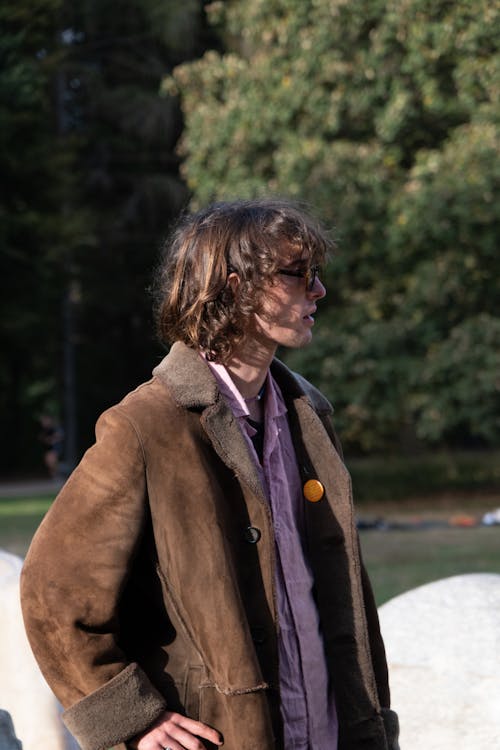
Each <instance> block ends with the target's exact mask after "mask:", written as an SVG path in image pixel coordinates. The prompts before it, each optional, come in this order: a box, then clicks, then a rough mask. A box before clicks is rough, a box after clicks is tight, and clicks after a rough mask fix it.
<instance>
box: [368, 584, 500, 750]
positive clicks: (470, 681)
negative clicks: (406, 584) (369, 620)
mask: <svg viewBox="0 0 500 750" xmlns="http://www.w3.org/2000/svg"><path fill="white" fill-rule="evenodd" d="M379 616H380V624H381V628H382V634H383V636H384V640H385V644H386V649H387V657H388V663H389V676H390V684H391V693H392V705H393V708H394V709H395V710H396V711H397V712H398V714H399V718H400V724H401V738H400V744H401V749H402V750H493V749H494V748H500V575H494V574H488V573H481V574H471V575H461V576H454V577H452V578H445V579H442V580H439V581H435V582H434V583H430V584H427V585H425V586H420V587H419V588H416V589H413V590H412V591H408V592H407V593H405V594H402V595H401V596H398V597H396V598H395V599H392V600H391V601H389V602H387V603H386V604H384V605H383V606H382V607H381V608H380V609H379Z"/></svg>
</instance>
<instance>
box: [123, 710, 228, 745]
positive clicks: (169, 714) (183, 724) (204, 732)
mask: <svg viewBox="0 0 500 750" xmlns="http://www.w3.org/2000/svg"><path fill="white" fill-rule="evenodd" d="M200 737H202V738H203V739H205V740H208V741H209V742H212V743H213V744H214V745H222V743H223V740H222V738H221V736H220V734H219V732H217V730H215V729H212V727H209V726H207V725H206V724H202V722H201V721H194V720H193V719H188V717H187V716H182V714H176V713H174V712H173V711H165V713H163V714H162V715H161V716H159V717H158V719H157V720H156V721H155V723H154V724H152V725H151V726H150V727H148V729H146V731H145V732H142V733H141V734H138V735H136V736H135V737H134V738H133V739H131V740H129V741H128V743H127V744H128V746H129V747H131V748H133V750H163V748H165V747H168V748H170V750H206V748H205V745H203V744H202V742H200V740H199V738H200Z"/></svg>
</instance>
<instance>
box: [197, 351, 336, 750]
mask: <svg viewBox="0 0 500 750" xmlns="http://www.w3.org/2000/svg"><path fill="white" fill-rule="evenodd" d="M208 365H209V366H210V368H211V370H212V372H213V373H214V375H215V377H216V379H217V382H218V385H219V389H220V391H221V393H222V395H223V396H224V398H225V399H226V401H227V403H228V405H229V406H230V408H231V410H232V412H233V414H234V416H235V417H236V418H237V419H238V421H239V423H240V427H241V429H242V431H243V434H244V435H245V437H246V440H247V443H248V448H249V450H250V452H251V454H252V456H253V458H254V460H255V462H256V464H257V467H258V470H259V474H260V478H261V482H262V486H263V488H264V490H265V493H266V496H267V498H268V500H269V504H270V507H271V512H272V517H273V526H274V538H275V543H276V560H277V566H276V595H277V605H278V618H279V639H278V648H279V676H280V695H281V714H282V717H283V725H284V739H285V748H286V750H336V748H337V737H338V722H337V713H336V709H335V701H334V698H333V693H332V694H330V695H329V691H328V674H327V669H326V662H325V654H324V647H323V639H322V636H321V632H320V626H319V617H318V611H317V609H316V605H315V602H314V598H313V593H312V589H313V578H312V574H311V571H310V568H309V565H308V562H307V560H306V559H305V556H304V551H303V548H302V536H303V502H304V499H303V495H302V484H301V480H300V474H299V470H298V466H297V459H296V456H295V450H294V447H293V443H292V437H291V434H290V427H289V424H288V419H287V416H286V412H287V410H286V406H285V403H284V401H283V397H282V395H281V392H280V390H279V388H278V385H277V383H276V381H275V380H274V378H273V377H272V376H271V373H269V374H268V378H267V381H266V392H265V404H264V405H265V409H264V414H265V417H264V454H263V461H262V464H261V463H260V461H259V459H258V456H257V453H256V451H255V448H254V446H253V443H252V436H253V435H254V434H255V430H254V428H253V427H252V426H251V425H250V424H249V423H248V421H247V417H248V416H249V412H248V409H247V407H246V404H245V401H244V399H243V398H242V396H241V394H240V393H239V391H238V390H237V388H236V386H235V385H234V383H233V381H232V380H231V377H230V375H229V373H228V371H227V370H226V368H225V367H224V366H223V365H218V364H215V363H213V362H208Z"/></svg>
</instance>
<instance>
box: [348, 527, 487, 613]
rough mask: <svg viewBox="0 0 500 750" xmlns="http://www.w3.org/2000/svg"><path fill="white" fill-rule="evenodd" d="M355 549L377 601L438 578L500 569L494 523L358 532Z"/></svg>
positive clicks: (382, 601) (381, 602)
mask: <svg viewBox="0 0 500 750" xmlns="http://www.w3.org/2000/svg"><path fill="white" fill-rule="evenodd" d="M360 536H361V548H362V550H363V557H364V560H365V564H366V567H367V569H368V573H369V575H370V578H371V581H372V585H373V589H374V592H375V598H376V600H377V604H378V605H380V604H383V603H384V602H386V601H388V600H389V599H392V597H394V596H397V595H398V594H402V593H403V592H405V591H408V590H409V589H412V588H415V587H416V586H421V585H422V584H424V583H429V582H430V581H436V580H438V579H439V578H447V577H448V576H454V575H458V574H462V573H499V574H500V526H494V527H485V526H479V527H475V528H463V529H462V528H460V529H458V528H442V529H441V528H439V529H426V530H416V531H375V530H370V531H362V532H361V534H360Z"/></svg>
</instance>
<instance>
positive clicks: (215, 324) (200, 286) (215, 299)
mask: <svg viewBox="0 0 500 750" xmlns="http://www.w3.org/2000/svg"><path fill="white" fill-rule="evenodd" d="M283 248H287V249H290V248H291V249H292V250H293V251H294V252H296V253H297V255H298V256H299V257H300V260H301V261H303V263H304V266H306V267H307V266H310V265H322V264H323V263H324V262H325V259H326V256H327V254H328V252H329V251H330V249H332V248H333V241H332V240H331V239H330V237H329V235H328V233H327V232H326V231H325V230H324V229H323V228H322V227H321V225H320V224H319V223H318V222H317V221H316V220H315V219H314V218H313V217H312V216H311V215H310V214H309V213H308V212H307V211H305V210H304V209H303V208H302V207H301V206H300V205H299V204H297V203H293V202H292V201H289V200H283V199H257V200H237V201H228V202H222V203H214V204H212V205H210V206H208V207H206V208H204V209H202V210H200V211H198V212H197V213H195V214H184V215H183V216H181V217H180V219H179V222H178V224H177V226H176V227H175V228H174V231H173V232H172V234H171V236H170V238H169V239H168V240H167V242H166V243H165V246H164V252H163V260H162V263H161V265H160V267H159V269H158V271H157V275H156V282H155V285H154V288H155V313H156V323H157V331H158V335H159V337H160V339H161V340H162V341H163V342H164V343H167V344H170V343H172V342H173V341H183V342H184V343H185V344H187V345H188V346H191V347H193V348H199V349H201V350H202V351H204V352H205V353H206V354H207V357H208V358H209V359H211V360H214V361H218V362H223V363H224V362H227V361H228V359H229V358H230V357H231V354H232V352H233V351H234V349H235V347H236V346H237V345H238V343H239V342H240V341H241V340H242V339H243V338H244V336H245V333H246V331H247V327H248V324H249V321H250V319H251V316H252V314H253V313H254V312H256V311H258V309H259V303H260V299H261V294H262V292H263V290H264V288H265V287H266V286H268V285H269V284H272V283H273V282H274V277H275V274H276V271H277V269H278V267H279V258H280V250H282V249H283ZM233 272H234V273H236V274H237V275H238V277H239V280H240V283H239V285H238V291H237V293H235V292H234V291H233V288H232V287H231V285H230V284H228V283H227V279H228V276H229V274H230V273H233Z"/></svg>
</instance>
